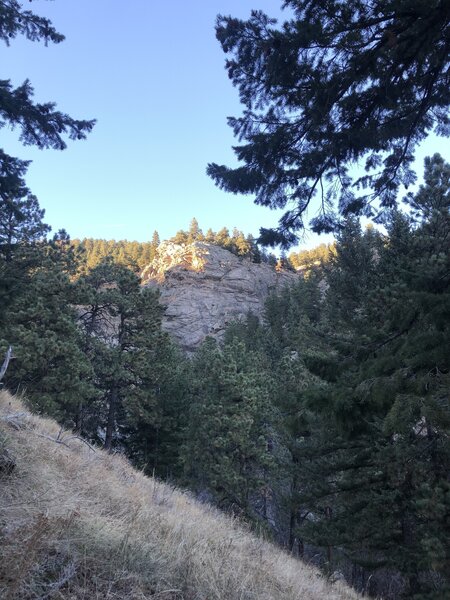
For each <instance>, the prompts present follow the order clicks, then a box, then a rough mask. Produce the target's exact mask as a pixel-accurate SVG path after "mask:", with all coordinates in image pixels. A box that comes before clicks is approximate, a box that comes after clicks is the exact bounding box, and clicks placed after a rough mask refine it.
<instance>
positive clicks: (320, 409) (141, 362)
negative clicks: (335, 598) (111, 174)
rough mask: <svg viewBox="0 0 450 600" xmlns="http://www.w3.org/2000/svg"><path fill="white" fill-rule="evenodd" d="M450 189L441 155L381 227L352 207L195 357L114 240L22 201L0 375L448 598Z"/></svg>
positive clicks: (179, 469) (120, 439)
mask: <svg viewBox="0 0 450 600" xmlns="http://www.w3.org/2000/svg"><path fill="white" fill-rule="evenodd" d="M449 200H450V165H448V164H446V163H445V162H444V161H443V159H442V158H441V157H440V156H439V155H435V156H434V157H432V158H429V159H427V161H426V168H425V184H424V185H423V186H422V187H421V188H420V189H419V191H418V192H417V193H416V194H414V195H409V196H408V197H407V198H406V202H407V210H406V211H404V212H401V211H399V210H393V211H391V213H390V215H389V218H388V219H386V221H385V227H386V233H385V234H383V233H380V232H379V231H377V230H375V229H373V228H369V229H366V230H365V231H364V232H363V231H362V229H361V226H360V224H359V221H358V219H357V218H355V217H348V218H347V219H346V221H345V222H344V223H343V226H342V228H341V230H340V232H339V234H338V236H337V240H336V244H335V247H334V249H333V252H332V253H331V254H330V253H329V252H328V253H327V260H326V261H324V262H322V263H320V264H316V263H317V262H318V261H316V260H315V261H314V264H313V265H310V268H309V269H308V270H307V271H306V274H305V276H304V277H300V278H299V280H298V283H297V284H295V285H294V286H292V287H288V288H286V289H285V290H284V291H283V292H282V293H279V294H278V295H273V296H271V297H270V298H269V299H268V301H267V303H266V308H265V313H264V318H263V320H262V321H260V320H258V319H257V318H256V317H254V316H252V315H251V314H250V315H248V318H247V319H246V321H241V322H236V323H235V324H233V325H232V326H231V327H229V329H228V331H227V332H226V334H225V339H224V342H223V344H222V345H218V344H217V343H216V342H215V341H214V340H212V339H207V340H206V341H205V342H204V344H203V345H202V346H201V347H200V349H199V350H198V351H197V352H196V354H195V355H194V357H193V358H192V359H188V358H187V357H185V356H184V355H183V354H182V352H181V351H180V350H179V349H178V348H177V347H176V345H175V344H174V342H173V341H172V340H171V339H170V338H169V337H168V335H167V334H165V333H163V331H162V329H161V315H162V308H161V306H160V304H159V302H158V293H157V291H155V290H150V289H148V288H144V289H142V288H141V287H140V284H139V278H138V276H137V275H136V274H135V273H134V272H133V270H132V269H129V268H127V267H125V266H124V265H122V264H120V263H119V262H117V261H115V260H113V259H112V258H111V257H106V258H104V259H103V260H101V261H100V263H99V264H97V266H95V267H92V268H89V266H88V265H87V263H86V253H83V252H81V253H80V252H79V251H78V249H77V248H75V249H74V247H73V244H71V243H70V241H69V240H68V239H67V238H66V237H65V236H64V235H63V234H59V235H57V236H55V238H53V239H52V240H49V241H45V237H44V236H45V234H46V228H45V226H44V225H43V224H42V221H41V219H40V213H39V212H38V211H37V210H34V211H32V212H30V213H27V214H29V218H28V221H25V222H18V223H17V224H16V225H15V232H14V236H15V239H17V240H18V242H17V243H15V244H11V245H7V244H3V245H2V256H3V260H2V282H3V287H2V306H3V311H2V314H1V326H2V329H1V331H2V341H1V347H2V352H3V353H4V352H5V351H6V349H7V347H8V346H9V345H12V346H13V349H14V357H15V358H14V359H13V360H12V361H11V363H10V365H9V368H8V371H7V373H6V376H5V378H4V381H5V385H6V386H7V387H8V389H10V390H11V391H13V392H19V393H24V394H25V396H26V399H27V402H28V403H29V405H30V406H31V407H33V409H34V410H36V411H37V412H38V413H40V414H47V415H50V416H53V417H55V418H57V419H58V420H59V421H60V422H62V423H64V424H66V426H69V427H71V428H73V429H74V431H76V432H77V433H79V434H81V435H83V436H85V437H86V438H87V439H88V440H89V441H90V442H91V443H93V444H97V445H101V446H104V447H105V448H106V449H108V450H110V451H115V450H119V451H121V452H125V453H126V454H127V456H128V457H129V458H130V459H131V461H132V462H133V463H134V464H136V465H137V466H138V467H140V468H143V469H144V470H145V471H146V472H148V473H155V474H156V475H157V476H159V477H161V478H163V479H168V480H169V481H172V482H177V483H179V484H181V485H183V486H186V487H188V488H190V489H192V490H193V491H194V492H195V493H197V494H199V495H200V496H201V497H204V498H208V499H209V500H211V501H212V502H214V503H215V504H216V505H217V506H219V507H220V508H222V509H224V510H226V511H228V512H231V513H233V514H235V515H239V517H241V518H243V519H245V520H247V521H248V522H249V523H251V524H252V525H253V526H254V527H256V528H257V529H259V530H262V531H264V532H266V534H267V535H269V536H270V537H272V538H273V539H275V540H277V541H278V542H279V543H280V544H281V545H283V546H286V547H287V548H289V550H290V551H292V552H293V553H295V554H298V555H300V556H303V557H304V558H306V559H307V560H314V561H315V562H316V563H318V564H321V565H322V566H323V567H324V568H326V569H327V570H328V571H330V572H336V571H340V572H342V573H343V575H344V576H345V577H346V578H347V579H348V581H349V582H350V583H352V584H353V585H355V586H356V587H357V588H358V589H361V590H365V591H369V592H371V593H374V594H380V593H382V594H383V595H384V596H385V597H397V596H399V595H401V594H407V595H410V596H412V595H414V594H417V593H420V594H422V595H423V594H425V595H427V594H428V595H429V597H444V595H445V592H444V589H447V588H446V587H445V586H446V585H447V584H446V583H445V582H446V580H447V579H448V575H449V574H448V565H449V562H448V552H449V542H448V540H449V533H450V531H449V523H448V514H449V508H450V505H449V502H450V488H449V484H448V477H447V474H448V469H449V461H450V447H449V438H448V434H449V425H450V416H449V403H448V389H449V383H450V381H449V344H448V339H449V330H448V328H449V323H450V319H449V316H450V315H449V312H450V297H449V252H448V250H449V244H448V242H449V231H450V228H449V225H450V222H449ZM24 210H25V207H24ZM2 218H3V222H5V221H6V220H9V222H10V223H11V222H12V218H11V214H10V213H7V210H6V208H5V209H4V210H3V213H2ZM31 225H32V226H33V230H34V231H36V234H35V238H34V239H32V240H30V236H29V231H30V227H31ZM320 252H322V250H320Z"/></svg>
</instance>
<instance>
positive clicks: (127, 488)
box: [0, 392, 359, 600]
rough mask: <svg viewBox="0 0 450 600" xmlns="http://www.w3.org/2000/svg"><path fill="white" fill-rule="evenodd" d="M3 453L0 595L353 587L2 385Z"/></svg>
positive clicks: (250, 595)
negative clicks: (94, 443)
mask: <svg viewBox="0 0 450 600" xmlns="http://www.w3.org/2000/svg"><path fill="white" fill-rule="evenodd" d="M7 455H8V459H6V458H5V457H6V456H7ZM0 457H3V462H1V459H0V597H1V598H2V599H3V600H13V599H19V598H20V599H21V600H27V599H30V600H31V599H37V598H40V599H43V598H58V599H69V598H70V600H75V599H77V600H78V599H82V598H83V599H90V600H93V599H96V598H98V599H100V598H101V599H105V598H121V599H131V598H133V599H138V598H139V599H141V600H143V599H145V598H163V599H165V600H167V599H169V600H170V599H172V600H175V599H185V600H194V599H196V600H201V599H204V600H206V599H208V600H212V599H215V600H225V599H226V600H233V599H236V600H237V599H240V600H244V599H245V600H250V599H258V600H269V599H277V600H294V599H299V600H300V599H302V600H307V599H311V600H314V599H316V598H317V599H319V598H320V599H324V598H327V599H330V600H333V599H335V600H337V599H352V598H355V599H356V598H358V597H359V596H358V595H357V594H356V593H355V592H353V591H351V590H350V589H349V588H347V587H346V586H345V585H343V584H341V583H336V584H334V585H331V584H329V583H328V582H327V581H326V580H325V579H324V578H323V576H321V575H320V574H319V572H318V571H317V570H315V569H313V568H311V567H309V566H306V565H305V564H303V563H301V562H299V561H298V560H295V559H294V558H291V557H290V556H289V555H288V554H286V553H284V552H282V551H280V550H279V549H277V548H276V547H274V546H273V545H271V544H269V543H267V542H265V541H263V540H261V539H258V538H257V537H255V536H253V535H251V534H250V533H249V532H248V531H247V530H246V529H245V528H244V527H243V526H241V525H240V524H239V523H238V522H237V521H235V520H233V519H231V518H229V517H227V516H224V515H222V514H220V513H219V512H218V511H216V510H215V509H213V508H211V507H209V506H207V505H204V504H200V503H198V502H197V501H195V500H194V499H193V498H192V497H191V496H189V495H188V494H185V493H182V492H180V491H178V490H176V489H174V488H173V487H170V486H168V485H165V484H163V483H160V482H158V481H156V480H155V479H152V478H150V477H145V476H144V475H143V474H142V473H140V472H139V471H137V470H135V469H133V468H132V467H131V466H130V465H129V463H128V462H127V461H126V460H125V459H124V458H123V457H121V456H119V455H115V456H114V455H110V454H108V453H106V452H105V451H103V450H100V449H95V450H94V449H92V448H91V447H89V446H88V445H87V444H86V443H83V441H82V440H81V439H79V438H76V437H74V436H73V434H72V433H70V432H67V431H64V430H62V429H60V427H59V425H57V423H56V422H55V421H53V420H44V419H42V418H39V417H36V416H32V415H31V414H30V413H28V412H27V411H26V410H25V409H24V407H23V405H22V404H21V403H20V402H19V401H18V400H17V399H15V398H13V397H12V396H10V395H9V394H8V393H6V392H2V393H0ZM6 464H8V465H9V467H8V468H6V466H5V465H6ZM2 465H3V466H2ZM13 465H14V466H13Z"/></svg>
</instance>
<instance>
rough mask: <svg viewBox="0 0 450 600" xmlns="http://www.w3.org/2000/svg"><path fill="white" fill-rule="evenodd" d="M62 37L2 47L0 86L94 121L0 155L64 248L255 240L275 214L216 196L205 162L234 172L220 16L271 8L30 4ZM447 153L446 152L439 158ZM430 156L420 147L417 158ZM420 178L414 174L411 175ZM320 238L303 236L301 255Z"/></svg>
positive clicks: (262, 0)
mask: <svg viewBox="0 0 450 600" xmlns="http://www.w3.org/2000/svg"><path fill="white" fill-rule="evenodd" d="M24 5H25V8H28V7H29V8H30V9H32V10H33V11H35V12H38V13H40V14H43V15H45V16H47V17H49V18H50V19H51V20H52V21H53V24H54V25H55V27H56V28H57V29H58V30H59V31H60V32H61V33H63V34H64V35H65V36H66V40H65V41H64V42H63V43H62V44H59V45H49V46H48V47H45V45H44V44H37V43H31V42H27V41H26V40H23V39H19V38H18V39H16V40H14V41H13V42H12V43H11V46H10V47H9V48H6V47H5V46H0V60H2V62H3V64H6V65H7V68H6V69H4V72H3V74H2V77H4V78H6V77H10V78H11V79H12V81H13V83H14V84H20V83H22V81H23V80H24V79H25V78H29V79H30V80H31V82H32V84H33V86H34V88H35V95H36V99H37V100H39V101H48V100H52V101H56V102H57V104H58V108H59V109H60V110H63V111H64V112H67V113H69V114H70V115H71V116H73V117H77V118H96V119H97V125H96V126H95V128H94V130H93V132H92V133H91V134H90V135H89V137H88V139H87V140H86V141H82V142H74V143H69V145H68V148H67V150H65V151H64V152H57V151H51V150H46V151H40V150H37V149H34V148H31V147H26V148H24V147H23V146H21V145H20V144H19V143H18V142H17V135H16V133H15V132H9V131H6V130H3V131H2V136H3V144H2V145H4V147H5V150H6V151H7V152H8V153H10V154H13V155H16V156H20V157H21V158H23V159H31V160H32V161H33V164H32V165H31V167H30V169H29V173H28V177H27V182H28V184H29V186H30V188H31V189H32V191H33V192H34V193H35V194H36V195H37V196H38V198H39V200H40V203H41V206H42V207H43V208H45V210H46V221H47V222H48V223H49V224H50V225H51V226H52V227H53V229H54V230H57V229H59V228H66V229H67V230H68V232H69V233H70V235H71V236H72V237H102V238H108V239H109V238H116V239H125V238H126V239H130V240H132V239H137V240H140V241H145V240H148V239H149V238H150V237H151V235H152V232H153V230H154V229H157V230H158V231H159V233H160V235H161V238H166V237H169V236H171V235H173V234H174V233H175V232H176V231H177V230H178V229H186V228H187V227H188V226H189V222H190V220H191V219H192V217H194V216H195V217H196V218H197V219H198V221H199V223H200V226H201V227H202V228H203V229H205V230H206V229H207V228H208V227H212V228H213V229H219V228H221V227H223V226H227V227H229V228H230V229H231V228H232V227H234V226H236V227H238V228H239V229H242V230H243V231H244V232H246V233H253V234H254V235H257V233H258V230H259V227H261V226H264V227H270V226H274V225H275V224H276V223H277V221H278V216H279V215H277V213H276V212H273V211H270V210H268V209H267V208H263V207H257V206H255V205H253V203H252V199H251V197H245V196H233V195H230V194H227V193H225V192H222V191H220V190H219V189H217V188H216V187H215V185H214V184H213V182H212V181H211V180H210V179H209V178H208V177H207V176H206V173H205V169H206V165H207V163H208V162H211V161H214V162H218V163H225V164H228V165H231V164H235V161H234V155H233V153H232V150H231V146H232V144H233V143H234V139H233V135H232V132H231V130H230V129H229V128H228V126H227V124H226V117H227V116H228V115H238V114H239V113H240V105H239V101H238V96H237V90H236V89H235V88H233V87H232V85H231V83H230V81H229V80H228V77H227V74H226V71H225V69H224V54H223V53H222V50H221V48H220V46H219V43H218V42H217V41H216V39H215V32H214V22H215V17H216V15H217V14H218V13H221V14H232V15H233V16H236V17H244V18H245V17H247V16H248V15H249V13H250V10H251V9H252V8H259V9H262V10H264V11H266V12H267V13H268V14H270V15H274V16H277V15H279V14H280V9H279V7H280V5H281V2H279V1H278V0H271V1H269V0H191V1H190V2H186V1H185V0H172V2H161V1H156V0H127V2H123V1H118V0H55V1H45V0H34V2H33V3H32V4H28V3H27V2H25V3H24ZM446 149H447V151H446ZM436 150H438V151H440V152H441V154H443V155H444V156H445V157H446V159H447V160H449V153H448V144H447V143H446V141H442V140H440V141H438V142H436V140H428V141H427V142H426V143H425V145H424V147H423V148H422V149H420V151H419V153H418V161H419V164H421V163H423V157H424V156H425V155H427V154H430V153H432V152H434V151H436ZM419 171H421V167H419ZM321 241H325V239H322V238H320V239H318V238H317V236H310V237H309V238H308V239H307V241H306V245H308V246H311V245H315V244H317V243H320V242H321Z"/></svg>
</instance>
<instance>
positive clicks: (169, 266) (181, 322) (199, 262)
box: [142, 242, 298, 351]
mask: <svg viewBox="0 0 450 600" xmlns="http://www.w3.org/2000/svg"><path fill="white" fill-rule="evenodd" d="M297 277H298V275H295V274H294V273H290V272H286V271H281V272H277V271H276V270H275V269H274V268H273V267H272V266H270V265H266V264H255V263H252V262H251V261H250V260H248V259H246V258H241V257H239V256H236V255H234V254H232V253H231V252H229V251H228V250H225V249H223V248H220V247H219V246H213V245H210V244H205V243H201V242H194V243H193V244H174V243H172V242H163V243H162V244H161V245H160V246H159V248H158V252H157V256H156V258H155V260H153V262H152V263H151V264H150V265H148V267H146V268H145V269H144V271H143V273H142V279H143V283H144V285H147V286H158V287H159V289H160V291H161V303H162V304H163V305H164V307H165V312H164V322H163V324H164V328H165V330H166V331H168V332H169V333H170V334H171V335H172V336H173V337H174V338H175V339H176V340H177V341H178V343H179V344H180V345H181V346H182V347H183V348H184V349H185V350H187V351H193V350H195V348H196V347H197V346H198V345H199V344H200V343H201V342H202V341H203V339H204V338H205V337H206V336H207V335H212V336H214V337H216V338H220V337H221V336H222V335H223V332H224V330H225V328H226V326H227V324H228V323H230V322H231V321H233V320H236V319H239V318H243V317H245V316H246V315H247V314H248V313H249V312H251V313H253V314H255V315H261V314H262V310H263V307H264V301H265V299H266V298H267V295H268V294H269V293H270V292H271V291H273V290H276V289H280V288H282V287H284V286H285V285H288V284H290V283H293V282H294V281H295V280H296V279H297Z"/></svg>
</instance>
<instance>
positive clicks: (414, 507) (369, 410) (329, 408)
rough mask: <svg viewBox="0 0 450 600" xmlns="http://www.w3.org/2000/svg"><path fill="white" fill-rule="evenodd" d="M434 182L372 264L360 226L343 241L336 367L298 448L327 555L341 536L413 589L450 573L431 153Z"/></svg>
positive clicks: (437, 218)
mask: <svg viewBox="0 0 450 600" xmlns="http://www.w3.org/2000/svg"><path fill="white" fill-rule="evenodd" d="M425 181H426V184H425V186H422V188H421V189H420V191H419V193H418V194H417V195H415V196H414V197H410V198H409V200H408V201H409V202H411V205H412V206H415V207H416V213H415V214H414V213H410V214H409V215H408V214H400V213H398V212H397V211H394V212H393V213H392V215H391V217H390V220H389V222H388V223H387V229H388V237H387V239H386V241H385V243H384V244H383V245H379V244H377V253H376V254H375V255H374V258H375V261H376V272H375V273H374V272H373V271H372V269H369V270H368V271H367V269H365V273H364V272H363V273H361V272H358V267H357V265H358V264H360V265H364V264H367V261H366V260H363V262H362V263H361V262H360V258H361V256H364V253H363V254H361V253H360V252H361V249H363V250H364V247H363V246H362V245H361V244H362V242H363V241H364V240H363V239H362V237H361V235H360V233H358V232H357V231H356V232H355V228H354V227H352V228H351V229H350V233H351V235H350V236H342V238H341V240H342V241H343V242H345V244H344V246H343V247H342V248H341V246H340V244H341V242H340V241H338V243H337V259H336V260H337V261H338V264H340V266H341V268H340V270H339V269H338V270H336V271H335V272H334V273H333V276H332V277H331V279H330V278H329V280H328V281H329V286H330V287H329V289H328V291H327V298H328V302H331V307H332V311H331V313H330V314H333V315H336V314H337V315H338V319H337V320H336V321H332V322H331V323H330V325H331V326H332V327H333V330H334V331H333V335H330V336H329V340H330V341H331V349H332V353H334V355H335V363H336V364H337V366H338V369H337V370H336V371H335V376H334V378H333V379H332V380H331V379H330V380H329V381H328V384H327V385H326V387H325V388H322V389H316V390H315V391H314V390H313V389H312V390H311V391H310V399H309V402H308V404H307V407H308V410H309V412H310V413H311V414H312V415H313V417H312V418H311V433H310V438H311V442H310V443H309V444H308V445H306V446H305V447H304V448H303V450H302V452H301V454H300V458H301V460H303V461H305V464H306V465H307V472H310V473H311V477H309V478H307V481H306V482H305V485H304V491H303V494H301V501H302V502H303V505H304V506H305V507H307V508H309V509H310V510H311V511H312V512H313V513H314V514H315V515H316V518H315V519H314V520H311V521H308V522H305V523H304V524H303V525H302V527H301V532H302V536H304V537H306V539H308V540H309V541H312V542H314V543H315V544H319V545H322V546H325V547H327V548H328V549H329V557H331V548H333V547H335V548H340V549H341V550H342V549H345V551H346V553H347V555H348V556H349V557H350V558H351V559H352V560H353V561H355V563H357V564H360V565H362V566H364V567H365V568H366V569H369V570H371V571H373V570H376V569H378V568H380V567H382V566H385V567H388V568H390V569H396V570H398V571H399V572H400V573H401V574H402V575H403V576H404V577H405V578H406V580H407V582H408V586H407V588H406V589H405V593H406V594H409V596H413V595H414V594H417V593H421V594H423V595H425V596H426V595H427V593H428V592H430V589H429V584H430V572H431V573H433V572H434V573H438V574H439V575H440V576H441V577H444V578H447V581H448V575H449V573H448V542H447V540H448V534H449V531H448V523H447V521H446V519H445V516H444V515H445V514H446V513H448V506H449V505H448V498H449V496H448V481H447V479H446V475H444V473H448V468H449V464H450V463H449V459H450V447H449V444H448V432H449V426H450V420H449V415H448V389H449V385H448V384H449V363H450V360H449V359H450V357H449V353H448V344H446V342H445V340H446V339H447V338H448V323H449V320H448V315H449V314H450V313H449V307H450V296H449V278H448V273H449V268H448V266H449V265H448V260H449V258H448V252H446V251H445V250H444V248H447V247H448V235H449V232H450V222H449V193H448V190H449V170H448V166H447V165H445V164H444V162H443V161H442V159H441V158H440V157H434V158H433V159H429V160H427V163H426V175H425ZM370 235H372V234H370ZM375 239H376V238H375ZM345 256H347V257H348V260H347V259H346V260H345V261H342V259H343V258H345ZM351 257H353V258H354V259H355V260H356V262H355V260H353V259H352V260H350V258H351ZM339 261H341V262H340V263H339ZM344 266H347V267H348V268H346V269H344V268H343V267H344ZM363 271H364V269H363ZM367 274H369V275H370V277H367ZM361 277H362V285H361V288H359V287H357V286H356V285H355V281H356V282H357V281H358V280H360V279H361ZM355 290H356V291H357V292H358V295H356V296H355ZM338 291H339V302H340V304H341V308H340V310H339V311H337V309H336V301H335V297H336V294H337V292H338ZM359 292H361V293H359ZM344 305H345V306H344ZM350 309H351V310H350ZM336 311H337V312H336ZM342 316H344V318H341V317H342ZM332 355H333V354H331V355H330V356H331V357H332ZM442 593H445V592H442ZM430 597H433V594H432V593H431V596H430Z"/></svg>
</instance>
